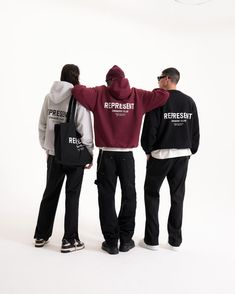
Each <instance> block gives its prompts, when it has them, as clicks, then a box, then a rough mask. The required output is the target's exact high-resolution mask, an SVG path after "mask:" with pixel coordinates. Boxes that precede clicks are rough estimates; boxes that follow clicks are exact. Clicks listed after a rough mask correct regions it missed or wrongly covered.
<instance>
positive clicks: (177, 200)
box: [144, 156, 189, 246]
mask: <svg viewBox="0 0 235 294" xmlns="http://www.w3.org/2000/svg"><path fill="white" fill-rule="evenodd" d="M188 160H189V156H184V157H177V158H170V159H155V158H153V157H150V159H149V160H148V162H147V171H146V179H145V184H144V197H145V210H146V224H145V238H144V241H145V243H146V244H148V245H158V236H159V221H158V209H159V196H160V195H159V191H160V188H161V185H162V183H163V180H164V179H165V177H166V178H167V181H168V184H169V187H170V195H171V207H170V212H169V217H168V234H169V239H168V242H169V244H171V245H172V246H180V244H181V242H182V232H181V227H182V217H183V201H184V194H185V179H186V175H187V169H188Z"/></svg>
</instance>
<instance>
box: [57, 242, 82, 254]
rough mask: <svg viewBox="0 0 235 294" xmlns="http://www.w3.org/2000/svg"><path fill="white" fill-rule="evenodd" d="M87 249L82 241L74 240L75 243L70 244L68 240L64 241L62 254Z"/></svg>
mask: <svg viewBox="0 0 235 294" xmlns="http://www.w3.org/2000/svg"><path fill="white" fill-rule="evenodd" d="M84 247H85V245H84V243H82V242H81V241H80V240H74V242H71V243H70V242H68V241H67V240H65V239H63V240H62V246H61V252H62V253H69V252H73V251H77V250H81V249H83V248H84Z"/></svg>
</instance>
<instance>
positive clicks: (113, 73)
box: [106, 65, 125, 82]
mask: <svg viewBox="0 0 235 294" xmlns="http://www.w3.org/2000/svg"><path fill="white" fill-rule="evenodd" d="M117 78H125V74H124V71H123V70H122V69H121V68H120V67H119V66H117V65H114V66H113V67H111V68H110V70H109V71H108V73H107V75H106V82H107V81H111V80H113V79H117Z"/></svg>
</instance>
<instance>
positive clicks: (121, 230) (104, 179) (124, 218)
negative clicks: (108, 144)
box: [96, 151, 136, 246]
mask: <svg viewBox="0 0 235 294" xmlns="http://www.w3.org/2000/svg"><path fill="white" fill-rule="evenodd" d="M117 177H119V180H120V184H121V191H122V198H121V208H120V211H119V214H118V217H117V214H116V209H115V190H116V184H117ZM96 183H97V186H98V200H99V211H100V224H101V230H102V233H103V235H104V238H105V240H106V242H107V243H108V244H109V245H111V246H113V245H117V242H118V239H119V238H120V241H121V242H123V243H126V242H129V241H130V240H131V238H132V236H133V234H134V228H135V211H136V190H135V164H134V158H133V154H132V152H115V151H100V153H99V157H98V160H97V181H96Z"/></svg>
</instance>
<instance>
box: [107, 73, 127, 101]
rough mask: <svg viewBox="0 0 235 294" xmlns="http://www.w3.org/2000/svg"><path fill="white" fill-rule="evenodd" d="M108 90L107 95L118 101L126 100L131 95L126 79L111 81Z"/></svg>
mask: <svg viewBox="0 0 235 294" xmlns="http://www.w3.org/2000/svg"><path fill="white" fill-rule="evenodd" d="M108 89H109V93H110V94H111V95H112V96H113V97H114V98H116V99H118V100H122V99H126V98H128V97H129V96H130V94H131V88H130V84H129V81H128V79H126V78H119V79H115V80H113V81H112V84H111V85H110V86H109V87H108Z"/></svg>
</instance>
